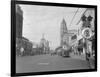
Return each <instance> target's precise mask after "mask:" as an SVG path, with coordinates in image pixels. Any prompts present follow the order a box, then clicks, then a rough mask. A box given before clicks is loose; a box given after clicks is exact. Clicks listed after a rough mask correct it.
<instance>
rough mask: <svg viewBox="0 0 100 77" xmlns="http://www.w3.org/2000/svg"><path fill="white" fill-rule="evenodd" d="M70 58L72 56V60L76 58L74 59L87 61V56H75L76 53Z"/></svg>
mask: <svg viewBox="0 0 100 77" xmlns="http://www.w3.org/2000/svg"><path fill="white" fill-rule="evenodd" d="M70 56H71V58H74V59H81V60H86V58H85V54H82V55H75V54H74V53H71V54H70Z"/></svg>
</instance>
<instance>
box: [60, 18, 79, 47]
mask: <svg viewBox="0 0 100 77" xmlns="http://www.w3.org/2000/svg"><path fill="white" fill-rule="evenodd" d="M77 33H78V32H77V30H68V28H67V24H66V21H65V19H63V20H62V22H61V28H60V35H61V36H60V37H61V42H60V45H61V46H62V47H63V46H67V47H68V46H71V45H73V44H74V43H75V42H76V40H77Z"/></svg>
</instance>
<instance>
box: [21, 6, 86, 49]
mask: <svg viewBox="0 0 100 77" xmlns="http://www.w3.org/2000/svg"><path fill="white" fill-rule="evenodd" d="M20 6H21V9H22V11H23V36H24V37H26V38H28V39H29V40H30V41H32V42H36V43H39V42H40V39H41V38H42V35H43V34H44V38H45V39H46V40H48V41H50V47H51V48H56V47H57V46H59V45H60V26H61V22H62V20H63V19H65V21H66V24H67V28H68V29H69V30H71V29H78V27H79V26H80V25H76V23H77V22H78V21H79V19H80V17H81V15H82V13H83V12H84V10H85V8H79V10H78V12H77V14H76V16H75V18H74V20H73V22H72V24H71V25H70V23H71V20H72V18H73V16H74V14H75V12H76V11H77V9H78V8H72V7H57V6H39V5H22V4H21V5H20Z"/></svg>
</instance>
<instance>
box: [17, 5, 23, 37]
mask: <svg viewBox="0 0 100 77" xmlns="http://www.w3.org/2000/svg"><path fill="white" fill-rule="evenodd" d="M22 28H23V11H22V10H21V7H20V6H19V5H16V37H17V38H21V37H22Z"/></svg>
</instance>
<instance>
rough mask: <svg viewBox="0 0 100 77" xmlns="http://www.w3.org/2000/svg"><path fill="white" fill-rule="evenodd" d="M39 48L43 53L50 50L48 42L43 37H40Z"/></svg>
mask: <svg viewBox="0 0 100 77" xmlns="http://www.w3.org/2000/svg"><path fill="white" fill-rule="evenodd" d="M39 47H41V48H43V52H44V53H48V52H49V49H50V47H49V41H48V40H46V39H45V38H44V35H43V36H42V39H41V40H40V46H39Z"/></svg>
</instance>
